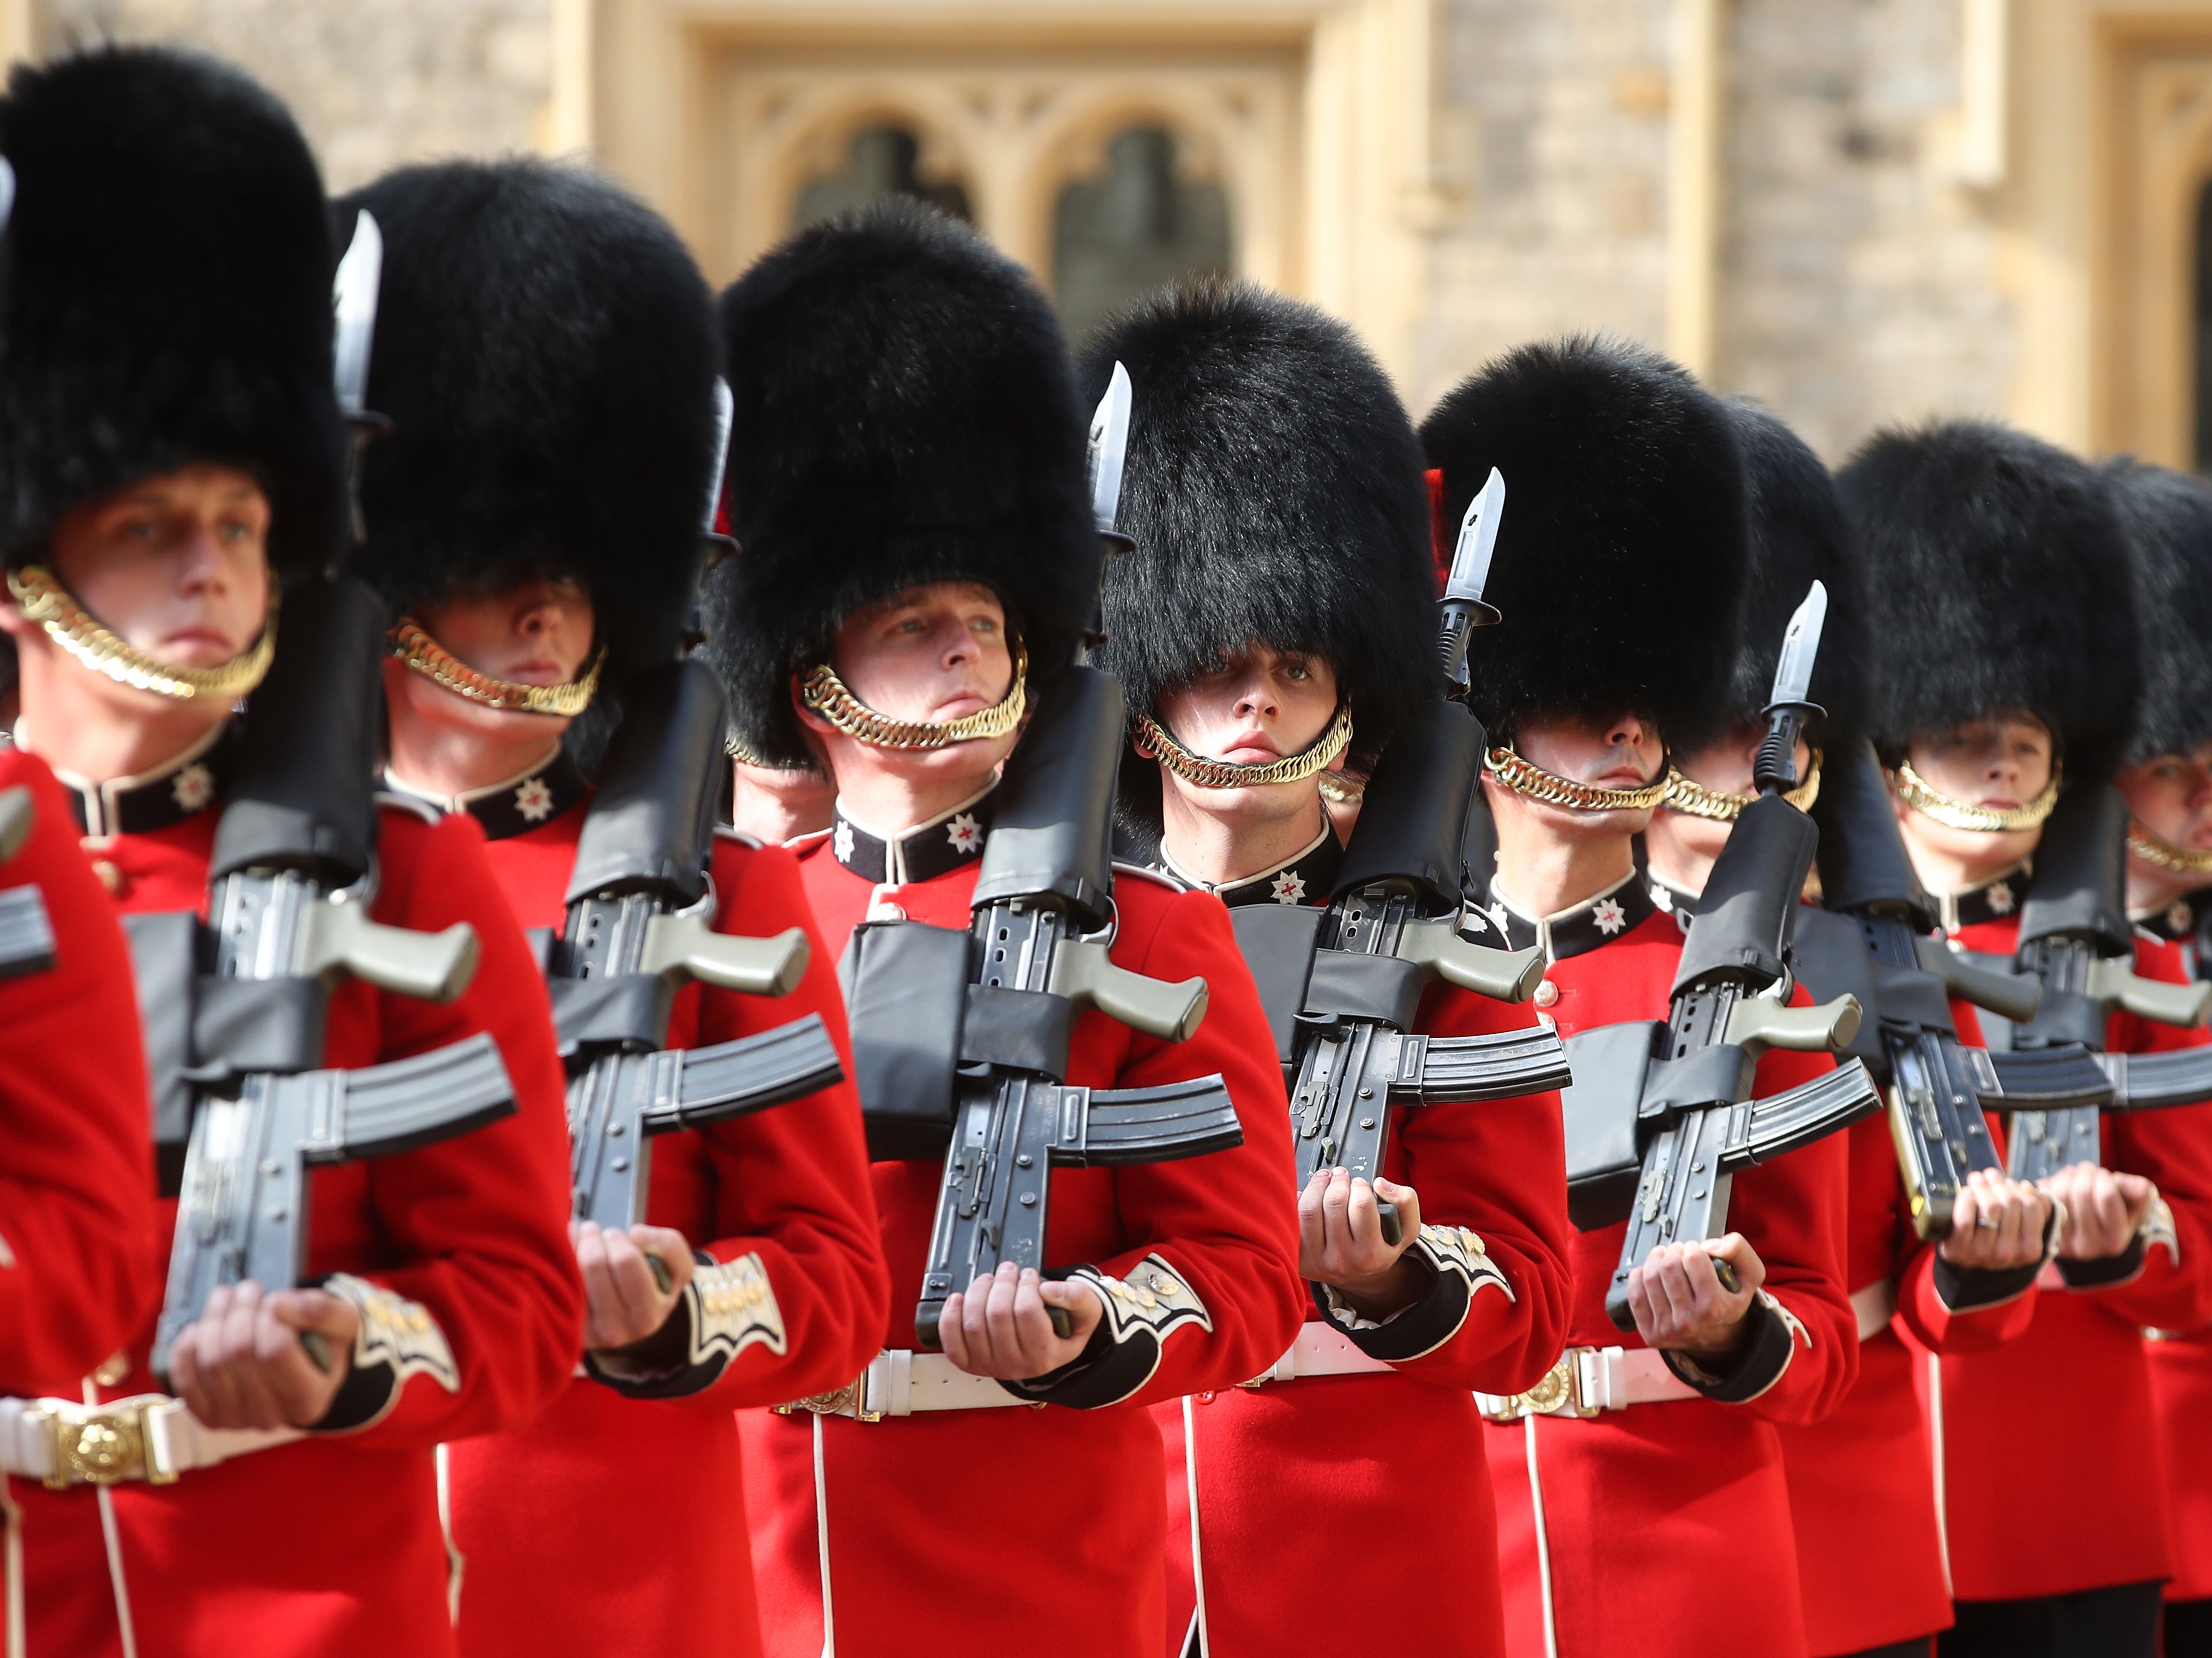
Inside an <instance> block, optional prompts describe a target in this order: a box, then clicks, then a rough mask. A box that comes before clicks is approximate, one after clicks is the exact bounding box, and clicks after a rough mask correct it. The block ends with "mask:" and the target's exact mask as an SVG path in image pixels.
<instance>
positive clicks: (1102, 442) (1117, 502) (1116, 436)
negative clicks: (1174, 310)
mask: <svg viewBox="0 0 2212 1658" xmlns="http://www.w3.org/2000/svg"><path fill="white" fill-rule="evenodd" d="M1130 398H1131V392H1130V389H1129V371H1128V370H1127V369H1126V368H1124V367H1121V364H1120V363H1118V362H1117V363H1115V365H1114V375H1113V378H1112V379H1111V380H1109V381H1108V382H1107V384H1106V395H1105V396H1104V397H1103V398H1099V399H1098V408H1097V412H1096V413H1095V414H1093V415H1092V416H1091V444H1090V459H1089V465H1088V474H1089V477H1090V480H1091V519H1092V521H1093V522H1094V523H1095V524H1096V525H1097V530H1098V533H1099V534H1101V535H1113V534H1115V533H1116V526H1117V525H1119V523H1120V522H1121V472H1122V469H1123V467H1124V465H1126V464H1127V460H1128V458H1129V403H1130Z"/></svg>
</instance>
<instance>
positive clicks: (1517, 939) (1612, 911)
mask: <svg viewBox="0 0 2212 1658" xmlns="http://www.w3.org/2000/svg"><path fill="white" fill-rule="evenodd" d="M1658 913H1659V906H1658V905H1657V904H1656V903H1655V902H1653V901H1652V897H1651V890H1650V888H1649V887H1648V886H1646V885H1645V884H1644V877H1643V876H1642V875H1640V874H1638V873H1635V872H1631V873H1630V874H1628V875H1626V876H1624V877H1623V878H1621V879H1620V881H1619V882H1618V883H1616V884H1614V885H1613V887H1611V888H1610V889H1608V890H1606V891H1604V892H1601V893H1600V894H1598V895H1597V896H1596V897H1595V898H1590V899H1588V900H1585V901H1584V902H1582V903H1579V904H1577V905H1575V906H1574V907H1573V908H1569V909H1563V910H1561V911H1559V913H1558V914H1555V915H1546V916H1541V917H1538V916H1533V915H1524V914H1522V913H1521V911H1519V910H1517V909H1516V908H1514V907H1513V906H1512V904H1511V903H1510V902H1508V901H1507V900H1506V898H1505V896H1504V894H1503V893H1501V892H1499V891H1498V890H1497V888H1496V887H1495V886H1493V887H1492V889H1491V904H1490V919H1491V920H1493V921H1495V922H1497V924H1498V930H1499V931H1500V932H1504V935H1505V948H1506V949H1508V950H1528V949H1532V948H1533V949H1539V950H1543V951H1544V954H1545V959H1546V960H1547V961H1553V962H1564V961H1565V960H1566V959H1567V958H1568V957H1571V956H1583V955H1587V954H1588V953H1589V951H1591V950H1595V949H1597V948H1599V947H1600V946H1601V945H1603V944H1611V943H1612V942H1613V940H1614V939H1615V938H1626V937H1627V936H1628V935H1629V934H1630V933H1632V932H1635V931H1636V929H1637V928H1638V927H1639V926H1643V925H1644V922H1646V921H1648V920H1650V919H1651V918H1652V917H1653V916H1654V915H1656V914H1658Z"/></svg>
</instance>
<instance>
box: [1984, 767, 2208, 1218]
mask: <svg viewBox="0 0 2212 1658" xmlns="http://www.w3.org/2000/svg"><path fill="white" fill-rule="evenodd" d="M2127 811H2128V809H2127V802H2126V801H2125V800H2124V799H2122V798H2121V795H2120V792H2119V790H2118V788H2116V787H2115V786H2112V784H2110V783H2101V784H2094V783H2082V784H2077V785H2076V786H2074V787H2073V788H2070V789H2069V790H2068V791H2067V792H2066V793H2064V794H2063V795H2061V796H2060V797H2059V801H2058V809H2057V811H2054V812H2052V813H2051V818H2050V821H2049V822H2048V823H2046V824H2045V826H2044V831H2043V839H2042V841H2041V843H2040V844H2039V846H2038V847H2037V848H2036V860H2035V861H2036V878H2035V883H2034V885H2033V887H2031V888H2030V890H2029V892H2028V896H2027V902H2025V903H2024V904H2022V905H2021V914H2020V938H2019V941H2018V943H2017V944H2016V945H2015V950H2014V957H2013V962H2012V963H2004V962H2003V958H2002V957H1988V956H1985V955H1978V954H1977V953H1975V952H1967V954H1968V955H1969V957H1970V959H1973V960H1976V961H1978V962H1981V963H1984V964H1990V965H2013V964H2017V966H2018V968H2019V969H2020V970H2021V971H2022V972H2026V973H2029V974H2032V975H2034V976H2035V978H2036V979H2037V980H2038V981H2039V982H2040V983H2041V985H2042V987H2043V999H2042V1001H2041V1004H2040V1005H2039V1006H2038V1007H2037V1009H2036V1011H2035V1012H2034V1014H2033V1017H2030V1018H2028V1019H2026V1020H2022V1021H2021V1022H2020V1023H2017V1024H2016V1025H2015V1024H2008V1023H2005V1022H2003V1021H2002V1020H1991V1021H1990V1022H1989V1030H1988V1034H1989V1036H1990V1047H1991V1048H1992V1049H2002V1048H2011V1049H2012V1050H2014V1052H2015V1054H2019V1055H2021V1056H2022V1057H2026V1056H2027V1055H2029V1054H2037V1055H2040V1054H2045V1053H2047V1052H2048V1051H2049V1050H2051V1048H2064V1047H2067V1046H2069V1045H2071V1046H2074V1047H2078V1048H2083V1049H2086V1050H2087V1052H2088V1053H2089V1054H2092V1055H2093V1056H2095V1058H2096V1060H2097V1063H2098V1065H2099V1066H2100V1070H2101V1071H2102V1072H2103V1073H2104V1075H2105V1076H2106V1078H2107V1080H2108V1081H2109V1082H2110V1084H2112V1096H2111V1097H2110V1098H2109V1099H2107V1100H2106V1101H2105V1102H2103V1105H2104V1108H2105V1109H2107V1110H2112V1109H2120V1108H2129V1109H2136V1110H2147V1109H2154V1108H2161V1107H2165V1106H2172V1105H2184V1104H2190V1103H2193V1102H2197V1101H2199V1100H2203V1099H2207V1098H2212V1055H2208V1054H2205V1053H2204V1052H2203V1050H2202V1049H2198V1050H2193V1051H2191V1052H2187V1053H2176V1054H2106V1052H2105V1051H2104V1049H2105V1029H2106V1021H2107V1020H2108V1019H2109V1018H2110V1017H2112V1011H2113V1010H2114V1009H2115V1008H2125V1009H2126V1010H2127V1011H2129V1012H2130V1013H2133V1014H2135V1015H2136V1016H2137V1017H2141V1018H2145V1019H2150V1020H2154V1021H2155V1022H2157V1023H2160V1024H2172V1025H2183V1026H2187V1025H2195V1024H2201V1023H2203V1021H2204V1015H2205V1011H2206V1009H2207V1007H2208V1006H2212V983H2203V982H2198V983H2193V984H2186V985H2170V984H2166V983H2164V982H2162V981H2158V980H2154V979H2143V978H2138V977H2137V976H2136V973H2135V971H2134V969H2133V965H2132V964H2133V963H2134V960H2135V932H2134V929H2133V928H2132V927H2131V926H2130V925H2129V923H2128V918H2127V909H2126V906H2125V902H2124V895H2125V893H2126V890H2127ZM1995 1057H1996V1055H1995V1054H1992V1058H1993V1059H1994V1058H1995ZM2098 1124H2099V1117H2098V1108H2097V1107H2096V1106H2069V1107H2066V1108H2061V1109H2054V1110H2028V1109H2021V1110H2020V1111H2019V1112H2018V1113H2017V1114H2016V1117H2015V1123H2014V1128H2013V1133H2012V1135H2011V1137H2010V1144H2009V1145H2008V1148H2007V1159H2006V1163H2007V1168H2008V1171H2009V1172H2010V1173H2011V1174H2012V1175H2014V1176H2015V1178H2017V1179H2020V1180H2027V1181H2035V1180H2041V1179H2043V1178H2044V1177H2045V1175H2051V1174H2054V1173H2056V1172H2057V1170H2058V1169H2063V1168H2064V1167H2066V1166H2067V1165H2069V1163H2095V1162H2098V1161H2099V1160H2100V1157H2101V1156H2102V1154H2103V1147H2102V1145H2100V1139H2099V1135H2098Z"/></svg>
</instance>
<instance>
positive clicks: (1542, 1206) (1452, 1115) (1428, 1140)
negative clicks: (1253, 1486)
mask: <svg viewBox="0 0 2212 1658" xmlns="http://www.w3.org/2000/svg"><path fill="white" fill-rule="evenodd" d="M1538 1024H1539V1021H1538V1019H1537V1017H1536V1014H1535V1011H1534V1009H1533V1008H1530V1007H1516V1006H1513V1005H1510V1004H1507V1003H1504V1002H1497V1001H1492V1000H1491V999H1489V998H1488V997H1486V996H1478V995H1475V994H1474V993H1471V992H1468V991H1464V990H1457V989H1454V988H1453V987H1450V986H1449V985H1437V986H1434V987H1431V990H1430V992H1429V994H1428V996H1427V998H1426V999H1425V1001H1424V1003H1423V1005H1422V1010H1421V1018H1420V1021H1419V1029H1421V1030H1423V1031H1425V1032H1426V1033H1427V1034H1429V1035H1432V1036H1480V1035H1492V1034H1493V1033H1496V1032H1499V1031H1508V1030H1531V1029H1536V1028H1537V1026H1538ZM1394 1116H1395V1119H1396V1121H1395V1124H1394V1127H1395V1129H1396V1133H1395V1135H1394V1136H1393V1139H1392V1142H1391V1148H1390V1150H1391V1156H1390V1163H1391V1165H1393V1166H1392V1168H1391V1178H1392V1179H1394V1180H1397V1181H1401V1182H1403V1183H1404V1184H1407V1185H1409V1186H1411V1187H1413V1188H1414V1190H1415V1191H1417V1192H1418V1193H1419V1194H1420V1199H1421V1219H1422V1223H1423V1226H1424V1229H1427V1228H1431V1227H1436V1226H1447V1227H1455V1228H1459V1227H1463V1228H1465V1229H1467V1230H1468V1231H1471V1232H1473V1233H1474V1235H1475V1236H1476V1237H1478V1238H1480V1240H1481V1242H1482V1252H1483V1255H1484V1257H1485V1258H1486V1259H1487V1260H1488V1261H1489V1262H1490V1263H1491V1265H1492V1266H1494V1267H1496V1268H1497V1270H1498V1272H1499V1273H1501V1274H1502V1275H1503V1279H1504V1281H1503V1283H1502V1284H1499V1283H1497V1282H1495V1281H1491V1280H1489V1279H1488V1278H1487V1277H1486V1276H1479V1277H1477V1278H1475V1279H1474V1290H1473V1291H1472V1293H1471V1295H1469V1296H1468V1298H1467V1299H1466V1301H1465V1303H1464V1306H1465V1315H1464V1317H1463V1318H1462V1320H1461V1321H1460V1323H1459V1325H1458V1327H1456V1328H1455V1329H1454V1330H1452V1331H1451V1332H1450V1333H1449V1335H1444V1336H1443V1337H1442V1339H1441V1345H1437V1346H1436V1347H1435V1348H1433V1349H1431V1351H1427V1352H1425V1353H1424V1354H1422V1355H1421V1356H1420V1357H1418V1358H1412V1359H1406V1360H1402V1361H1400V1362H1399V1363H1398V1365H1397V1368H1398V1369H1400V1370H1403V1371H1405V1372H1406V1373H1407V1375H1409V1376H1419V1377H1420V1378H1421V1379H1422V1380H1423V1381H1425V1382H1436V1383H1437V1384H1438V1385H1440V1386H1443V1387H1449V1388H1465V1389H1474V1388H1479V1389H1480V1390H1481V1391H1483V1392H1485V1393H1493V1394H1511V1393H1518V1392H1520V1391H1521V1390H1522V1388H1529V1387H1533V1386H1534V1385H1535V1383H1536V1382H1538V1381H1540V1380H1541V1378H1542V1376H1543V1375H1544V1373H1545V1372H1546V1371H1547V1370H1550V1369H1551V1367H1552V1365H1553V1363H1554V1362H1555V1361H1556V1360H1557V1359H1558V1358H1559V1354H1560V1352H1561V1351H1562V1350H1563V1349H1564V1348H1565V1345H1566V1339H1567V1324H1568V1320H1569V1319H1570V1317H1571V1315H1572V1313H1573V1295H1574V1282H1573V1275H1572V1272H1571V1268H1570V1267H1569V1266H1568V1263H1567V1248H1568V1240H1569V1238H1570V1236H1571V1235H1572V1229H1571V1227H1570V1225H1569V1224H1568V1221H1567V1158H1566V1138H1565V1129H1564V1127H1563V1124H1562V1118H1561V1112H1560V1106H1559V1094H1558V1092H1557V1091H1556V1090H1546V1091H1545V1092H1543V1093H1541V1094H1528V1095H1523V1096H1521V1097H1519V1098H1517V1099H1510V1100H1498V1101H1494V1102H1489V1103H1486V1104H1480V1105H1431V1106H1424V1107H1421V1108H1416V1109H1407V1108H1401V1109H1399V1110H1398V1111H1396V1112H1395V1113H1394ZM1418 1311H1419V1307H1418V1306H1417V1307H1416V1308H1413V1309H1407V1314H1405V1315H1401V1316H1411V1315H1413V1314H1414V1313H1416V1312H1418Z"/></svg>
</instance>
